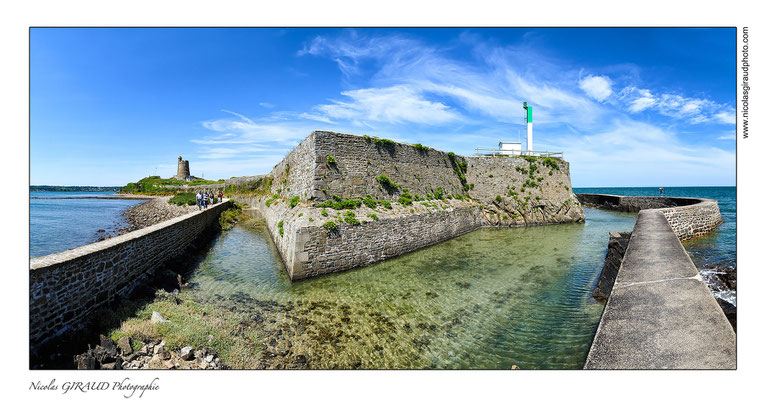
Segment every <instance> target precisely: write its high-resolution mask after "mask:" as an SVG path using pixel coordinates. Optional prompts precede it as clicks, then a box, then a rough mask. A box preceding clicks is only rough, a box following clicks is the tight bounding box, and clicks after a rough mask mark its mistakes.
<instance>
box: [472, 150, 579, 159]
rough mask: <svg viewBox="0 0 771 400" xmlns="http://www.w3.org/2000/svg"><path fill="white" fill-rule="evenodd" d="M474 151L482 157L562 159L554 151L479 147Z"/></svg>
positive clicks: (561, 154) (558, 153)
mask: <svg viewBox="0 0 771 400" xmlns="http://www.w3.org/2000/svg"><path fill="white" fill-rule="evenodd" d="M474 150H475V152H476V156H482V157H517V156H534V157H551V158H559V159H560V160H562V159H563V157H564V154H563V153H562V152H561V151H559V152H554V151H536V150H532V151H527V150H522V151H515V150H501V149H480V148H476V149H474Z"/></svg>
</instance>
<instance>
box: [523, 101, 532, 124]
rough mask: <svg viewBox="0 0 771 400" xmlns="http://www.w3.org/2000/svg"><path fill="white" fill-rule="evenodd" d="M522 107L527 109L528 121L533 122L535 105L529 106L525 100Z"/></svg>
mask: <svg viewBox="0 0 771 400" xmlns="http://www.w3.org/2000/svg"><path fill="white" fill-rule="evenodd" d="M522 108H524V109H525V110H527V122H533V106H528V105H527V102H526V101H525V102H523V103H522Z"/></svg>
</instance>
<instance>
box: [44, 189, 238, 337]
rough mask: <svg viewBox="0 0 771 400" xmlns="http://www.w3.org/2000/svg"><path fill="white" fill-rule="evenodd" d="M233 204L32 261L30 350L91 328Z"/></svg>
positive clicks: (213, 227) (212, 225)
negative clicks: (101, 312)
mask: <svg viewBox="0 0 771 400" xmlns="http://www.w3.org/2000/svg"><path fill="white" fill-rule="evenodd" d="M227 207H229V203H227V202H225V203H221V204H216V205H214V206H211V207H209V208H208V209H206V210H203V211H197V210H196V211H195V212H193V213H188V214H185V215H182V216H179V217H176V218H172V219H170V220H166V221H163V222H161V223H158V224H155V225H152V226H149V227H147V228H143V229H140V230H137V231H134V232H130V233H127V234H124V235H121V236H118V237H113V238H111V239H108V240H104V241H100V242H97V243H92V244H89V245H86V246H81V247H78V248H76V249H73V250H68V251H65V252H62V253H57V254H51V255H48V256H44V257H38V258H33V259H31V260H30V272H29V279H30V296H29V312H30V347H31V350H33V351H34V350H35V348H37V347H38V346H39V345H41V344H43V343H45V342H46V341H48V340H50V339H52V338H54V337H56V336H58V335H60V334H62V333H64V332H65V331H67V330H70V329H76V328H78V327H79V326H81V325H82V324H83V323H85V322H87V320H88V318H89V316H90V315H91V314H92V313H93V312H94V311H95V310H97V309H98V308H100V307H102V306H105V305H108V304H110V303H112V302H113V301H115V300H117V299H118V298H121V297H124V296H125V295H127V294H128V293H130V292H131V290H132V289H133V288H134V287H135V286H136V285H138V284H139V283H141V282H142V281H143V280H144V278H145V277H146V276H147V275H148V274H149V273H151V272H152V271H153V270H154V269H155V268H157V267H158V266H160V265H161V264H162V263H163V262H164V261H166V260H169V259H171V258H172V257H174V256H176V255H178V254H180V253H181V252H183V251H185V249H186V248H187V246H188V245H189V244H190V243H191V242H192V241H193V240H194V239H195V238H196V237H197V236H198V235H199V234H201V233H202V232H204V231H205V230H207V229H217V227H218V226H219V225H218V224H217V221H218V218H219V215H220V213H221V212H222V211H224V210H225V209H226V208H227Z"/></svg>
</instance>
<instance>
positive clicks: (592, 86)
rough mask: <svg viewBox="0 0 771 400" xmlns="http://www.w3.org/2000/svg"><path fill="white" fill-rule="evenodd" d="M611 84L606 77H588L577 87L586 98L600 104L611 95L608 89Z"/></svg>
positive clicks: (611, 91)
mask: <svg viewBox="0 0 771 400" xmlns="http://www.w3.org/2000/svg"><path fill="white" fill-rule="evenodd" d="M611 85H612V82H611V81H610V78H608V77H607V76H594V75H589V76H587V77H585V78H584V79H581V81H580V82H579V85H578V86H579V87H580V88H581V90H583V91H584V92H585V93H586V94H587V96H589V97H591V98H593V99H595V100H597V101H599V102H602V101H603V100H605V99H607V98H608V96H610V95H611V94H612V93H613V90H611V89H610V87H611Z"/></svg>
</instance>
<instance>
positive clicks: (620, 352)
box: [584, 210, 736, 369]
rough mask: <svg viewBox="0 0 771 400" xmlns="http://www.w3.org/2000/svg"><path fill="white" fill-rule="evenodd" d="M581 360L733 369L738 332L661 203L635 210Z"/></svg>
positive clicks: (602, 364)
mask: <svg viewBox="0 0 771 400" xmlns="http://www.w3.org/2000/svg"><path fill="white" fill-rule="evenodd" d="M584 367H585V368H586V369H735V368H736V333H734V331H733V329H732V328H731V325H730V323H729V322H728V320H727V319H726V317H725V315H724V314H723V311H722V310H721V309H720V306H719V305H718V304H717V301H716V300H715V298H714V297H713V296H712V294H711V293H710V291H709V288H708V287H707V285H706V284H705V283H704V282H703V281H702V280H701V277H700V275H699V272H698V270H697V269H696V267H695V266H694V265H693V262H692V261H691V259H690V257H688V254H687V253H686V252H685V249H684V248H683V246H682V244H681V243H680V240H679V239H678V237H677V236H676V235H675V233H674V232H673V230H672V228H671V227H670V225H669V223H668V222H667V219H666V218H665V216H664V214H663V213H662V212H661V211H659V210H643V211H640V213H639V215H638V217H637V223H636V224H635V229H634V232H633V234H632V237H631V239H630V241H629V247H628V248H627V250H626V254H625V256H624V259H623V261H622V264H621V267H620V269H619V272H618V276H617V277H616V281H615V284H614V286H613V290H612V292H611V295H610V298H609V299H608V303H607V305H606V307H605V311H604V313H603V315H602V319H601V320H600V324H599V326H598V328H597V333H596V335H595V338H594V342H593V343H592V347H591V349H590V350H589V355H588V356H587V359H586V364H585V366H584Z"/></svg>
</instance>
